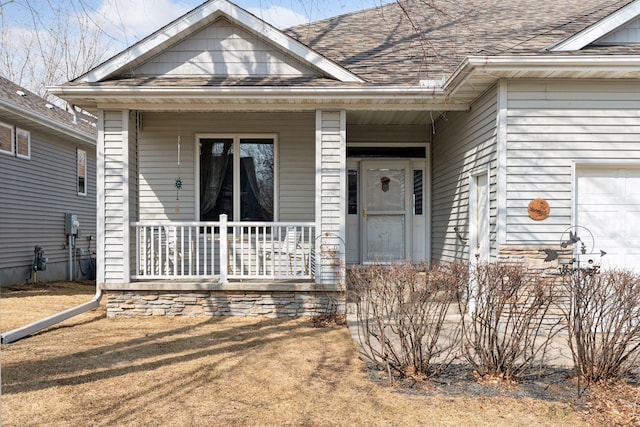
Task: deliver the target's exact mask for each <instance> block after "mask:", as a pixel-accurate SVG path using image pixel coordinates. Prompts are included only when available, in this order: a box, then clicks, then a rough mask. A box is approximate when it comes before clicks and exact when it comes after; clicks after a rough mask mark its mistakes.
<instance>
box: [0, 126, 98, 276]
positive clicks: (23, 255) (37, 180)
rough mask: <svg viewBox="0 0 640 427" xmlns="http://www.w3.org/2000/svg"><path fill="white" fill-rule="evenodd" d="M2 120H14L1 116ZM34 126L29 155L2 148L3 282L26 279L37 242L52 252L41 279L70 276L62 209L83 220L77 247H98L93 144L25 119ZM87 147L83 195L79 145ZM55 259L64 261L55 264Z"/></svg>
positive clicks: (0, 262) (0, 242)
mask: <svg viewBox="0 0 640 427" xmlns="http://www.w3.org/2000/svg"><path fill="white" fill-rule="evenodd" d="M0 121H2V122H5V123H8V124H12V123H11V121H10V120H7V119H4V118H2V117H0ZM19 127H20V128H22V129H25V130H28V131H30V132H31V159H30V160H26V159H21V158H17V157H14V156H10V155H6V154H2V153H0V200H1V202H0V285H10V284H16V283H24V282H25V280H26V279H27V277H28V276H29V270H30V268H31V266H32V264H33V257H34V247H35V246H36V245H38V246H41V247H42V248H43V249H44V251H45V256H46V257H47V258H48V267H47V270H46V271H40V272H38V280H39V281H41V280H42V281H49V280H63V279H67V277H68V273H67V272H68V268H67V263H68V258H69V256H68V254H69V252H68V249H65V247H64V246H65V244H66V243H67V239H66V236H65V229H64V226H65V222H64V214H65V213H66V212H69V213H75V214H77V215H78V219H79V221H80V230H81V234H82V236H81V238H79V239H78V240H77V242H76V244H77V246H78V247H81V248H83V249H87V248H89V245H90V244H91V245H92V246H91V248H90V249H91V250H95V246H93V245H94V244H95V242H94V241H89V240H88V239H87V237H88V236H94V237H95V235H96V204H95V203H96V178H95V177H96V156H95V146H94V145H89V144H86V143H84V142H80V141H77V140H75V139H73V138H71V137H68V138H64V137H62V136H58V135H57V134H56V135H53V134H49V133H47V132H45V131H44V130H42V128H41V127H38V129H34V128H32V127H30V126H28V125H26V124H21V125H19ZM77 148H80V149H82V150H85V151H86V153H87V195H86V196H80V195H78V192H77V181H76V176H77V175H76V149H77ZM56 264H60V266H58V267H56Z"/></svg>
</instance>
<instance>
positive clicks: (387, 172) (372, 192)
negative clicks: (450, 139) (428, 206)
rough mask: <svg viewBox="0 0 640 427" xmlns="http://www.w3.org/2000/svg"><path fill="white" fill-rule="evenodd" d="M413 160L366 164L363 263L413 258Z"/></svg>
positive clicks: (363, 178)
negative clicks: (411, 249) (411, 251)
mask: <svg viewBox="0 0 640 427" xmlns="http://www.w3.org/2000/svg"><path fill="white" fill-rule="evenodd" d="M411 174H412V169H411V162H410V161H389V160H368V161H363V162H362V180H361V188H362V192H361V194H362V233H361V236H362V245H361V248H362V260H363V262H391V261H399V260H405V259H411V253H410V248H411V247H412V245H411V217H412V215H411V214H412V203H413V201H412V198H413V177H412V175H411Z"/></svg>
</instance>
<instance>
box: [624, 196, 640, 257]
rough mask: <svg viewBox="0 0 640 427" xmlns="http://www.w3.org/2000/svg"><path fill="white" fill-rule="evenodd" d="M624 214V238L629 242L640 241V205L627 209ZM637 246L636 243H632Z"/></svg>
mask: <svg viewBox="0 0 640 427" xmlns="http://www.w3.org/2000/svg"><path fill="white" fill-rule="evenodd" d="M623 215H624V222H623V224H624V233H623V236H621V237H622V238H624V239H625V241H626V243H627V244H631V243H632V242H636V244H637V242H640V206H639V207H637V208H636V207H634V208H633V209H627V211H626V212H624V213H623ZM630 246H632V247H633V246H635V245H630Z"/></svg>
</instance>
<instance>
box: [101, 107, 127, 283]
mask: <svg viewBox="0 0 640 427" xmlns="http://www.w3.org/2000/svg"><path fill="white" fill-rule="evenodd" d="M103 114H104V116H103V117H104V118H103V124H104V159H103V161H104V183H103V185H104V189H105V191H104V197H103V198H102V199H101V201H102V203H103V204H102V206H98V209H102V210H103V212H102V214H103V215H104V230H103V233H104V235H103V242H100V241H99V242H98V243H99V244H100V243H101V244H102V245H103V247H102V253H103V259H102V260H100V259H98V263H99V264H101V266H102V268H103V270H102V271H103V274H104V282H105V283H118V282H123V281H125V280H128V277H125V272H126V270H127V269H126V268H125V265H124V263H125V261H124V258H125V253H124V238H125V234H126V233H125V227H127V228H128V227H129V224H126V223H125V221H126V218H127V217H128V215H125V214H124V205H123V201H124V200H125V191H127V192H128V191H129V190H128V189H125V187H124V185H125V178H126V175H125V169H126V168H128V165H126V164H125V160H126V156H125V154H124V147H125V144H124V142H123V137H124V135H123V133H124V131H125V130H126V124H125V123H124V122H123V118H122V112H121V111H105V112H104V113H103ZM98 280H101V278H98Z"/></svg>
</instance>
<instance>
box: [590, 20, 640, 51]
mask: <svg viewBox="0 0 640 427" xmlns="http://www.w3.org/2000/svg"><path fill="white" fill-rule="evenodd" d="M639 42H640V18H636V19H634V20H633V21H631V22H629V23H628V24H627V25H624V26H623V27H622V28H619V29H617V30H615V31H613V32H611V33H610V34H607V35H606V36H604V37H603V38H601V39H600V40H598V41H596V42H595V43H594V44H602V45H619V44H631V43H639Z"/></svg>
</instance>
